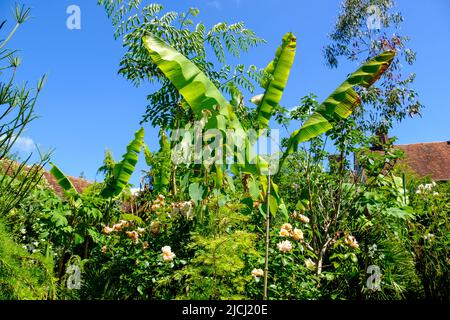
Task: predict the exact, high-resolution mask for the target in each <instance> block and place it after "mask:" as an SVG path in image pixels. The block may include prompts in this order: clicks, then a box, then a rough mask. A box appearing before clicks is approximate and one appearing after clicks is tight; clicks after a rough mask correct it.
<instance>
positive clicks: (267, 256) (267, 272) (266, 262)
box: [263, 168, 271, 300]
mask: <svg viewBox="0 0 450 320" xmlns="http://www.w3.org/2000/svg"><path fill="white" fill-rule="evenodd" d="M270 178H271V177H270V168H269V175H268V179H267V181H268V182H267V214H266V256H265V259H264V297H263V300H267V299H268V296H267V279H268V275H269V245H270Z"/></svg>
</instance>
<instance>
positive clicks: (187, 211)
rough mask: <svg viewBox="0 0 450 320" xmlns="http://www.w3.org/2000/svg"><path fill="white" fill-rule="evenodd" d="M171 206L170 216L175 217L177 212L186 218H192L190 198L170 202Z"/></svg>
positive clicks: (192, 206)
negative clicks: (188, 199)
mask: <svg viewBox="0 0 450 320" xmlns="http://www.w3.org/2000/svg"><path fill="white" fill-rule="evenodd" d="M171 207H172V217H175V216H176V215H177V214H181V215H182V216H183V217H185V218H186V219H188V220H190V219H192V218H193V208H194V201H192V200H191V201H182V202H178V203H172V204H171Z"/></svg>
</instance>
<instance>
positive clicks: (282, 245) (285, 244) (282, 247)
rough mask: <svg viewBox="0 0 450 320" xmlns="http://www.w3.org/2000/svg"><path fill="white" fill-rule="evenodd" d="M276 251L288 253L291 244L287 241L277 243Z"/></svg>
mask: <svg viewBox="0 0 450 320" xmlns="http://www.w3.org/2000/svg"><path fill="white" fill-rule="evenodd" d="M277 246H278V250H280V251H281V252H289V251H291V250H292V243H291V242H290V241H289V240H284V241H281V242H279V243H278V245H277Z"/></svg>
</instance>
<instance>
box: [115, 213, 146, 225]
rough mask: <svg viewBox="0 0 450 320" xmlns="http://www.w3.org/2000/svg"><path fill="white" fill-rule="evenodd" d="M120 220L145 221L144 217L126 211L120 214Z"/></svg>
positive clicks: (139, 222)
mask: <svg viewBox="0 0 450 320" xmlns="http://www.w3.org/2000/svg"><path fill="white" fill-rule="evenodd" d="M120 220H127V221H135V222H137V223H138V224H141V223H143V221H142V219H141V218H140V217H138V216H136V215H134V214H130V213H125V214H121V215H120Z"/></svg>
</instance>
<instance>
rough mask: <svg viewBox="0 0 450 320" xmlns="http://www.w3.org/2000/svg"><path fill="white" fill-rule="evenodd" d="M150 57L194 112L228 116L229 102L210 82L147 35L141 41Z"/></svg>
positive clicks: (193, 65)
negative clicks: (208, 112)
mask: <svg viewBox="0 0 450 320" xmlns="http://www.w3.org/2000/svg"><path fill="white" fill-rule="evenodd" d="M142 40H143V42H144V45H145V47H146V48H147V50H148V52H149V53H150V57H151V59H152V60H153V62H154V63H155V64H156V66H157V67H158V68H159V69H160V70H161V71H162V72H163V73H164V75H165V76H166V77H167V78H168V79H169V80H170V82H171V83H172V84H173V85H174V86H175V87H176V88H177V90H178V91H179V92H180V94H181V95H182V96H183V98H184V99H185V100H186V101H187V103H188V104H189V105H190V106H191V108H192V110H193V111H194V113H195V114H196V115H197V116H198V117H201V116H202V111H204V110H209V111H211V112H212V114H216V113H217V111H219V114H221V115H222V116H225V117H229V116H230V114H229V112H230V111H231V112H232V110H231V108H229V102H228V101H227V100H226V99H225V98H224V97H223V95H222V93H221V92H220V91H219V89H217V87H216V86H215V85H214V83H213V82H212V81H211V80H210V79H208V77H207V76H206V75H205V74H204V73H203V72H202V71H201V70H200V69H199V68H198V67H197V66H196V65H195V64H194V63H193V62H192V61H191V60H189V59H188V58H186V57H185V56H184V55H182V54H181V53H179V52H178V51H177V50H175V49H174V48H172V47H171V46H169V45H168V44H167V43H165V42H164V41H163V40H161V39H159V38H157V37H155V36H153V35H147V36H144V37H143V38H142Z"/></svg>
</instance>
